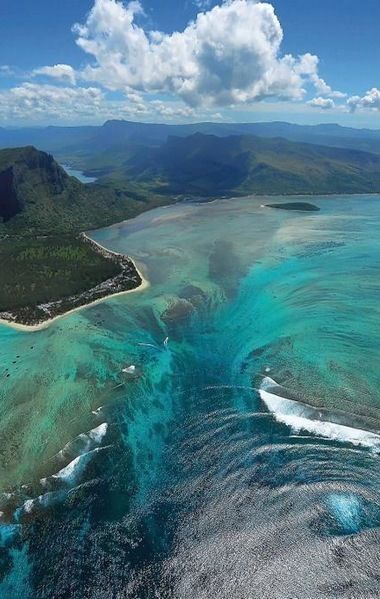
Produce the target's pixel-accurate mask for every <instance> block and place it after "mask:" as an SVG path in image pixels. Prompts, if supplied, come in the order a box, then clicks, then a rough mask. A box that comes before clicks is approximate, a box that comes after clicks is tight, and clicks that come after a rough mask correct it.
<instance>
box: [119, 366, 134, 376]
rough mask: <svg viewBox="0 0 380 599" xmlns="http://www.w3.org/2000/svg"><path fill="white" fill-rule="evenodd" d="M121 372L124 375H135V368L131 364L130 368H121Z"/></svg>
mask: <svg viewBox="0 0 380 599" xmlns="http://www.w3.org/2000/svg"><path fill="white" fill-rule="evenodd" d="M121 372H124V374H136V366H135V365H134V364H131V365H130V366H127V368H123V370H122V371H121Z"/></svg>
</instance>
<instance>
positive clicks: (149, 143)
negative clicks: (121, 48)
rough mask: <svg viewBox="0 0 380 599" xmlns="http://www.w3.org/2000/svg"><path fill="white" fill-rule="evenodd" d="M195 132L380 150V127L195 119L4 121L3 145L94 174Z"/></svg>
mask: <svg viewBox="0 0 380 599" xmlns="http://www.w3.org/2000/svg"><path fill="white" fill-rule="evenodd" d="M195 133H203V134H204V135H216V136H218V137H230V136H235V135H255V136H258V137H266V138H275V137H282V138H285V139H288V140H289V141H295V142H301V143H313V144H318V145H325V146H330V147H341V148H348V149H356V150H363V151H368V152H373V153H378V154H380V131H379V130H372V129H355V128H352V127H342V126H340V125H336V124H321V125H295V124H292V123H286V122H268V123H207V122H205V123H191V124H182V125H168V124H163V123H139V122H132V121H121V120H112V121H107V122H106V123H104V125H102V126H91V127H90V126H85V127H42V128H37V127H36V128H20V129H5V128H1V127H0V148H8V147H21V146H25V145H33V146H35V147H37V148H38V149H39V150H43V151H46V152H50V153H53V154H54V156H56V157H57V158H59V159H60V160H61V161H62V162H68V163H71V164H73V165H75V166H77V167H78V168H80V169H82V170H86V171H88V172H89V174H93V175H95V176H102V175H106V174H110V173H111V172H112V171H113V169H114V167H115V166H117V167H119V166H122V165H123V163H124V161H125V160H126V159H129V158H131V157H132V156H134V155H135V154H136V153H137V152H139V151H140V150H141V149H142V148H152V147H159V146H161V145H162V144H163V143H165V142H166V141H167V140H168V138H169V137H171V136H175V137H188V136H190V135H194V134H195Z"/></svg>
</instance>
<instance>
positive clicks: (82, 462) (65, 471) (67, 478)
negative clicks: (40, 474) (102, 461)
mask: <svg viewBox="0 0 380 599" xmlns="http://www.w3.org/2000/svg"><path fill="white" fill-rule="evenodd" d="M98 449H99V448H96V449H93V450H92V451H88V452H87V453H83V454H82V455H79V456H78V457H76V458H75V459H74V460H72V461H71V462H70V463H69V464H67V466H65V467H64V468H62V470H60V471H59V472H57V473H56V474H53V475H52V478H56V479H57V478H58V479H60V480H62V481H63V482H65V483H66V484H68V485H74V484H75V483H76V481H77V479H78V478H79V477H80V476H81V475H82V474H83V472H84V470H85V468H86V467H87V465H88V463H89V462H90V460H91V459H92V458H93V457H94V454H95V453H96V452H97V451H98Z"/></svg>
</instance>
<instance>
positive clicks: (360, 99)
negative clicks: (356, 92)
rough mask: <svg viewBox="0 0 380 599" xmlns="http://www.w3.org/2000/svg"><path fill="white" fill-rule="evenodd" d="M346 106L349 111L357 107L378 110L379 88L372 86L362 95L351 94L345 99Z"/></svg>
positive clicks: (379, 106)
mask: <svg viewBox="0 0 380 599" xmlns="http://www.w3.org/2000/svg"><path fill="white" fill-rule="evenodd" d="M347 106H348V109H349V110H350V112H355V110H357V109H358V108H359V109H360V108H369V109H372V110H380V89H378V88H377V87H373V88H372V89H370V90H368V91H367V93H366V94H365V95H364V96H351V97H350V98H348V100H347Z"/></svg>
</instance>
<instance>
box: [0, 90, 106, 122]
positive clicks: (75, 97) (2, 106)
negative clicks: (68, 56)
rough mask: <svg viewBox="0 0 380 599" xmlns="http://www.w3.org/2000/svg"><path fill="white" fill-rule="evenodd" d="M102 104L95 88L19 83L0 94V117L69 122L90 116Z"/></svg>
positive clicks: (9, 119)
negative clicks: (73, 116) (49, 119)
mask: <svg viewBox="0 0 380 599" xmlns="http://www.w3.org/2000/svg"><path fill="white" fill-rule="evenodd" d="M103 101H104V94H103V92H102V91H101V90H100V89H98V88H95V87H87V88H83V87H79V88H73V87H57V86H54V85H38V84H36V83H23V84H22V85H19V86H17V87H13V88H11V89H9V90H5V91H1V92H0V118H1V119H4V120H8V121H11V122H12V121H17V120H23V119H27V120H35V121H39V120H41V119H45V118H54V119H59V120H70V119H71V117H72V115H74V114H75V115H76V116H77V117H83V118H86V117H91V118H93V115H94V112H95V111H97V110H98V109H99V108H100V107H101V105H102V103H103Z"/></svg>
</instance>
